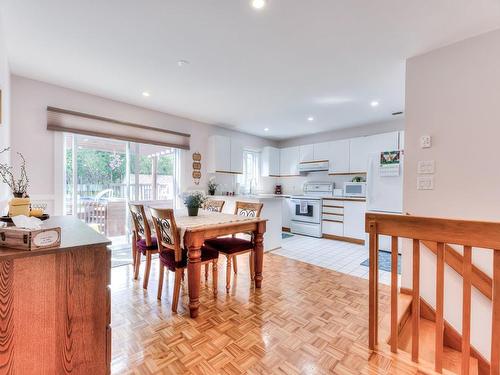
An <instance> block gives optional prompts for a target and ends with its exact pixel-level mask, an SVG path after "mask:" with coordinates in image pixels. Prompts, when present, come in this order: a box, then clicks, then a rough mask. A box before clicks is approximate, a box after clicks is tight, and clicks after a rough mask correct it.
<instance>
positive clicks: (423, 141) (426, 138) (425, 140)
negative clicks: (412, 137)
mask: <svg viewBox="0 0 500 375" xmlns="http://www.w3.org/2000/svg"><path fill="white" fill-rule="evenodd" d="M431 146H432V139H431V136H430V135H423V136H421V137H420V147H422V148H430V147H431Z"/></svg>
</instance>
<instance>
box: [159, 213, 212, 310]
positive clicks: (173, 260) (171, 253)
mask: <svg viewBox="0 0 500 375" xmlns="http://www.w3.org/2000/svg"><path fill="white" fill-rule="evenodd" d="M150 210H151V216H152V217H153V225H154V227H155V231H156V235H157V236H158V248H159V251H160V277H159V278H158V299H159V300H161V294H162V290H163V278H164V274H165V268H166V269H167V270H168V271H172V272H174V273H175V279H174V294H173V297H172V311H173V312H177V305H178V304H179V295H180V291H181V281H182V278H183V275H184V270H185V269H186V268H187V264H188V254H187V249H184V248H181V241H180V233H179V230H178V228H177V224H176V222H175V217H174V210H172V209H171V208H165V209H155V208H150ZM218 259H219V252H218V251H217V250H215V249H211V248H207V247H206V246H202V248H201V264H202V265H203V264H208V263H212V279H213V280H212V282H213V289H214V291H213V293H214V298H215V297H217V281H218V280H217V278H218V276H217V261H218Z"/></svg>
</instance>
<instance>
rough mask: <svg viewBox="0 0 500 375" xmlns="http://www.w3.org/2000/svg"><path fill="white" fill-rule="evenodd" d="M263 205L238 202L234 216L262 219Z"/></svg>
mask: <svg viewBox="0 0 500 375" xmlns="http://www.w3.org/2000/svg"><path fill="white" fill-rule="evenodd" d="M263 206H264V205H263V204H262V203H249V202H239V201H236V207H235V209H234V214H235V215H238V216H247V217H260V212H261V211H262V207H263Z"/></svg>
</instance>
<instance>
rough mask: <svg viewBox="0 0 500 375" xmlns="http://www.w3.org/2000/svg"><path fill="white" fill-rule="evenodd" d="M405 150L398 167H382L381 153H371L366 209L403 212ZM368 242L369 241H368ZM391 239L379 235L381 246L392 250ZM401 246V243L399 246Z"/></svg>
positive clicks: (367, 176) (383, 248) (381, 211)
mask: <svg viewBox="0 0 500 375" xmlns="http://www.w3.org/2000/svg"><path fill="white" fill-rule="evenodd" d="M402 154H403V152H402V151H401V153H400V160H399V165H398V168H397V169H399V170H398V173H396V167H395V166H390V167H389V170H388V169H387V168H385V167H383V168H381V160H380V159H381V156H380V153H378V154H372V155H370V157H369V159H368V170H367V175H366V210H367V211H372V212H380V213H392V214H402V213H403V173H404V167H403V155H402ZM384 168H385V170H384ZM367 243H368V241H367ZM390 247H391V239H390V237H388V236H379V248H380V249H381V250H387V251H388V250H390ZM399 248H401V245H400V246H399Z"/></svg>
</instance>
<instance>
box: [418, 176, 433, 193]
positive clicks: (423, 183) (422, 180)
mask: <svg viewBox="0 0 500 375" xmlns="http://www.w3.org/2000/svg"><path fill="white" fill-rule="evenodd" d="M417 190H434V176H419V177H417Z"/></svg>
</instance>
